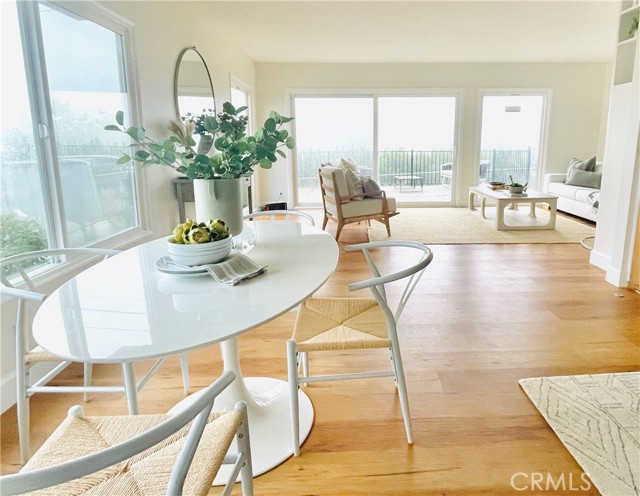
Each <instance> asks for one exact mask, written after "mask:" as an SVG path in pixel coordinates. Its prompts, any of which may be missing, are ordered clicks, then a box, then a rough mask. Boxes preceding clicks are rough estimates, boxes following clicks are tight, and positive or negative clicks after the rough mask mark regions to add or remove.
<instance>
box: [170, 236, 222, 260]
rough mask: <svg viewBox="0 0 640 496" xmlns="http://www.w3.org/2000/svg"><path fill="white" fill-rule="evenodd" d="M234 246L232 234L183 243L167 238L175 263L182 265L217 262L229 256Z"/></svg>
mask: <svg viewBox="0 0 640 496" xmlns="http://www.w3.org/2000/svg"><path fill="white" fill-rule="evenodd" d="M231 248H233V241H232V239H231V236H229V237H228V238H225V239H223V240H220V241H211V242H210V243H200V244H195V245H181V244H178V243H170V242H169V241H168V240H167V252H168V253H169V256H170V257H171V260H173V261H174V262H175V263H177V264H180V265H189V266H193V265H205V264H212V263H217V262H220V261H222V260H224V259H225V258H227V257H228V256H229V253H231Z"/></svg>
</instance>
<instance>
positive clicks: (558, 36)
mask: <svg viewBox="0 0 640 496" xmlns="http://www.w3.org/2000/svg"><path fill="white" fill-rule="evenodd" d="M193 6H194V9H200V10H202V16H203V17H204V18H205V19H206V22H207V24H208V25H209V26H211V28H212V29H214V30H215V31H216V32H218V34H221V35H223V36H224V37H225V38H226V39H227V40H229V43H232V44H233V45H234V46H236V47H238V48H240V49H241V50H243V51H245V52H246V53H247V54H248V55H249V56H250V57H251V58H252V59H253V60H254V61H256V62H310V63H321V62H342V63H355V62H363V63H388V62H404V63H418V62H608V61H611V60H612V58H613V55H614V48H615V38H616V36H615V32H616V29H617V15H618V12H619V3H618V2H615V1H610V0H600V1H591V2H586V1H580V0H572V1H570V0H563V1H555V0H530V1H524V2H523V1H505V0H503V1H455V0H448V1H429V0H421V1H420V0H418V1H402V0H395V1H372V0H369V1H310V0H306V1H305V0H295V1H269V0H258V1H242V0H233V1H213V2H195V3H194V4H193ZM205 6H206V9H202V8H203V7H205Z"/></svg>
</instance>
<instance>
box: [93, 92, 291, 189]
mask: <svg viewBox="0 0 640 496" xmlns="http://www.w3.org/2000/svg"><path fill="white" fill-rule="evenodd" d="M222 108H223V111H222V112H220V113H218V114H214V113H213V112H212V111H203V114H202V115H200V116H191V115H190V114H188V115H187V116H186V117H184V118H183V121H184V122H183V123H178V122H175V121H172V122H171V123H170V130H171V131H172V133H173V134H172V135H171V136H170V137H169V139H167V140H164V141H162V142H157V141H155V140H153V139H150V138H148V137H147V136H146V134H145V130H144V128H142V127H139V128H137V127H129V128H126V127H125V126H124V113H123V112H121V111H120V112H117V113H116V122H117V125H108V126H105V129H106V130H109V131H119V132H122V133H125V134H127V135H128V136H130V137H131V138H132V139H133V140H134V141H135V142H136V143H137V144H138V145H139V146H140V147H141V148H142V149H140V150H137V151H136V152H135V153H134V154H133V157H131V156H129V155H126V154H125V155H123V156H122V157H121V158H120V159H119V160H118V163H126V162H129V161H131V160H135V161H137V162H142V164H143V165H150V164H160V165H167V166H169V167H171V168H173V169H174V170H176V171H178V172H181V173H183V174H186V176H187V177H189V178H190V179H198V178H202V179H215V178H238V177H246V176H250V175H251V174H253V173H254V171H255V166H256V165H258V164H259V165H260V167H261V168H264V169H270V168H271V167H272V166H273V164H274V163H275V162H277V160H278V156H280V157H281V158H286V154H285V153H284V151H283V149H285V148H286V149H289V150H292V149H293V148H294V147H295V140H294V139H293V137H292V136H290V135H289V133H288V131H286V130H285V129H283V125H284V124H286V123H288V122H290V121H291V120H292V118H290V117H283V116H281V115H280V114H278V113H277V112H271V113H270V114H269V117H268V118H267V120H265V122H264V126H263V127H262V128H260V129H258V131H257V132H256V133H255V135H254V136H248V135H247V134H246V128H247V124H248V118H247V116H246V115H240V114H242V112H244V111H245V110H247V107H240V108H237V109H236V108H235V107H234V106H233V105H231V103H229V102H227V103H225V104H224V105H223V107H222ZM193 134H200V135H201V136H203V137H204V136H209V137H211V138H212V140H213V155H212V156H208V155H205V154H199V153H197V151H195V150H194V149H193V146H195V141H194V140H193V138H192V135H193ZM201 139H202V138H201Z"/></svg>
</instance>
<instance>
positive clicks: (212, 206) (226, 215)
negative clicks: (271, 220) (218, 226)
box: [193, 178, 243, 236]
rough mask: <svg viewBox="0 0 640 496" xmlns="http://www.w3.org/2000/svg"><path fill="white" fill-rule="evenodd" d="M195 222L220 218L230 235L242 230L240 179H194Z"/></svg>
mask: <svg viewBox="0 0 640 496" xmlns="http://www.w3.org/2000/svg"><path fill="white" fill-rule="evenodd" d="M193 197H194V201H195V207H196V222H207V221H208V220H209V219H212V220H214V219H220V220H222V221H223V222H224V223H225V224H226V225H227V226H228V227H229V231H230V232H231V234H232V235H234V236H235V235H238V234H240V233H241V232H242V214H243V211H242V179H241V178H234V179H194V180H193Z"/></svg>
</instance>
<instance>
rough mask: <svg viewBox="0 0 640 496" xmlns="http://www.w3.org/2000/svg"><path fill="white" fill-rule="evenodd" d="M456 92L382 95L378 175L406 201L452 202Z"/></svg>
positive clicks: (398, 197)
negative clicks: (447, 93)
mask: <svg viewBox="0 0 640 496" xmlns="http://www.w3.org/2000/svg"><path fill="white" fill-rule="evenodd" d="M455 128H456V97H454V96H393V97H379V98H378V148H379V152H378V167H377V178H378V180H379V182H380V184H381V186H382V187H384V189H385V190H386V191H387V194H389V195H391V196H394V197H395V198H396V199H398V200H399V201H403V202H418V203H424V202H450V201H451V200H452V198H451V190H452V188H451V181H452V178H453V172H454V167H453V165H454V160H453V155H454V154H453V151H454V149H455V131H456V129H455Z"/></svg>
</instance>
